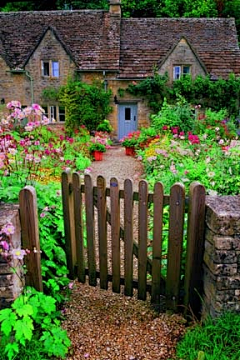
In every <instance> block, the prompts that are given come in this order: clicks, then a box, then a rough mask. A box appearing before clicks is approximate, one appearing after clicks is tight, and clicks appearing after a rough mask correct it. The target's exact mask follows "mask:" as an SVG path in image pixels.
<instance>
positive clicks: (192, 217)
mask: <svg viewBox="0 0 240 360" xmlns="http://www.w3.org/2000/svg"><path fill="white" fill-rule="evenodd" d="M205 197H206V195H205V188H204V186H203V185H201V184H199V183H198V182H195V183H192V184H191V185H190V191H189V210H188V230H187V234H188V235H187V239H188V240H187V255H186V266H185V283H184V290H185V291H184V293H185V297H184V305H185V309H186V310H187V309H189V306H190V308H191V310H192V311H193V312H194V314H199V311H200V308H201V298H200V294H201V293H202V290H203V289H202V287H203V283H202V281H203V280H202V275H203V269H202V263H203V252H204V221H205Z"/></svg>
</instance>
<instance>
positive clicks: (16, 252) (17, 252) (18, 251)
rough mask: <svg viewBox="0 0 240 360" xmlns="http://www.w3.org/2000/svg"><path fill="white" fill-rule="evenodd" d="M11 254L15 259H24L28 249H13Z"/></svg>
mask: <svg viewBox="0 0 240 360" xmlns="http://www.w3.org/2000/svg"><path fill="white" fill-rule="evenodd" d="M9 254H10V255H12V257H13V259H18V260H23V257H24V256H25V255H26V251H25V250H22V249H13V250H11V251H10V253H9Z"/></svg>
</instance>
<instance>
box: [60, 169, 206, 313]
mask: <svg viewBox="0 0 240 360" xmlns="http://www.w3.org/2000/svg"><path fill="white" fill-rule="evenodd" d="M62 198H63V211H64V228H65V244H66V255H67V266H68V269H69V276H70V278H72V279H73V278H75V277H76V276H77V277H78V280H79V281H80V282H83V283H84V282H85V281H86V275H88V279H89V280H88V281H89V284H90V285H92V286H96V284H97V278H100V287H101V288H102V289H107V288H108V281H112V290H113V291H114V292H117V293H119V292H120V285H124V293H125V295H127V296H132V294H133V288H137V289H138V298H139V299H142V300H145V299H146V294H147V291H149V292H150V294H151V302H152V304H153V305H155V306H156V307H158V306H159V305H160V299H161V298H162V295H163V296H164V299H165V302H166V308H167V309H171V310H174V311H176V310H177V307H178V306H180V305H184V307H185V308H187V307H189V306H191V309H192V311H194V312H195V313H197V312H198V311H199V308H200V296H199V295H200V294H201V291H202V257H203V246H204V244H203V238H204V218H205V189H204V187H203V186H202V185H201V184H199V183H192V184H191V186H190V192H189V197H185V189H184V186H183V185H182V184H180V183H176V184H175V185H173V186H172V188H171V192H170V196H166V195H164V192H163V186H162V184H161V183H156V184H155V187H154V192H153V193H149V192H148V184H147V182H146V181H144V180H141V181H140V182H139V189H138V192H135V191H133V184H132V181H131V180H129V179H126V180H125V182H124V189H119V184H118V181H117V179H116V178H112V179H111V180H110V188H106V181H105V179H104V178H103V177H102V176H98V178H97V186H93V184H92V179H91V176H90V175H85V176H84V180H81V178H80V176H79V174H78V173H73V174H70V173H69V172H63V174H62ZM136 202H137V203H138V239H137V241H136V239H134V238H133V225H134V224H133V211H134V210H133V209H134V204H135V203H136ZM150 204H153V240H152V256H151V258H150V257H149V256H148V254H147V244H148V224H149V205H150ZM165 205H169V236H168V254H167V275H166V277H163V276H161V261H162V220H163V218H162V216H163V208H164V206H165ZM121 211H123V214H122V215H120V212H121ZM186 212H188V225H187V254H186V259H185V276H184V286H182V282H181V279H180V275H181V266H182V248H183V232H184V217H185V213H186ZM121 219H123V221H121ZM95 222H96V223H97V225H95ZM121 222H122V223H121ZM107 224H109V225H108V226H110V227H111V231H110V237H111V271H109V263H108V261H109V251H108V250H109V249H108V237H109V235H108V233H109V232H108V231H107ZM95 230H97V231H95ZM96 234H97V236H96ZM121 240H122V241H123V243H124V260H123V261H124V275H123V276H122V274H121V271H120V266H121V265H120V262H121V257H120V242H121ZM97 241H98V248H97V250H98V257H99V260H98V261H96V245H97ZM84 242H85V246H84ZM86 247H87V249H86ZM133 255H134V256H135V257H136V258H137V261H138V271H137V273H138V274H137V275H138V276H137V279H134V277H133ZM86 263H87V266H86ZM147 274H150V276H149V278H150V279H151V280H149V278H148V279H147ZM180 292H181V295H180Z"/></svg>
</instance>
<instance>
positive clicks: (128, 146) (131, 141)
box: [120, 131, 140, 156]
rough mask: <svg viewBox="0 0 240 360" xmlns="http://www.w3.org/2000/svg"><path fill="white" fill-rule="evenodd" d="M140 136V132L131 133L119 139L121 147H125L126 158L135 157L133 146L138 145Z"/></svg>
mask: <svg viewBox="0 0 240 360" xmlns="http://www.w3.org/2000/svg"><path fill="white" fill-rule="evenodd" d="M139 135H140V131H133V132H131V133H129V134H128V135H127V136H124V138H123V139H121V140H120V141H121V143H122V146H124V147H125V154H126V155H128V156H134V155H135V146H136V145H137V143H138V138H139Z"/></svg>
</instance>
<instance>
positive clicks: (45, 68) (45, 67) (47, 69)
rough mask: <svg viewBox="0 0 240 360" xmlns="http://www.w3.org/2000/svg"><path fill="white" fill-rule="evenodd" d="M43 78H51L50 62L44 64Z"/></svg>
mask: <svg viewBox="0 0 240 360" xmlns="http://www.w3.org/2000/svg"><path fill="white" fill-rule="evenodd" d="M43 76H49V62H48V61H44V62H43Z"/></svg>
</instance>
